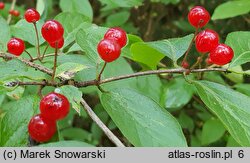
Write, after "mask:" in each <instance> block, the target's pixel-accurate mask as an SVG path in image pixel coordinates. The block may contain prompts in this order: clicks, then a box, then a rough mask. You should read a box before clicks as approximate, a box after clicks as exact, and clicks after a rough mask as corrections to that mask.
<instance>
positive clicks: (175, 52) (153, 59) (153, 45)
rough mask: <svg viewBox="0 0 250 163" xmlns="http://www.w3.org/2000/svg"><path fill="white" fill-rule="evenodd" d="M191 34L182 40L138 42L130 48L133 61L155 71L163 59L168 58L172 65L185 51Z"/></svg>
mask: <svg viewBox="0 0 250 163" xmlns="http://www.w3.org/2000/svg"><path fill="white" fill-rule="evenodd" d="M192 38H193V34H190V35H188V36H185V37H182V38H172V39H168V40H161V41H153V42H138V43H135V44H133V45H132V46H131V49H130V50H131V53H132V54H133V59H134V60H135V61H138V62H140V63H143V64H145V65H147V66H148V67H149V68H151V69H156V66H157V64H158V63H159V62H160V60H162V59H163V58H164V56H167V57H169V58H170V59H171V60H173V62H174V63H176V62H177V60H178V59H179V58H180V57H181V56H183V55H184V53H185V52H186V51H187V49H188V46H189V44H190V42H191V41H192Z"/></svg>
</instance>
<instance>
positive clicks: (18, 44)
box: [7, 38, 25, 56]
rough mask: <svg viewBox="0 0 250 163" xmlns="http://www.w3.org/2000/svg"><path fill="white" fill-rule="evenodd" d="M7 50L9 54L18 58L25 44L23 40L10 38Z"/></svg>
mask: <svg viewBox="0 0 250 163" xmlns="http://www.w3.org/2000/svg"><path fill="white" fill-rule="evenodd" d="M7 48H8V51H9V53H11V54H14V55H16V56H20V55H21V54H22V53H23V51H24V50H25V44H24V42H23V40H21V39H19V38H12V39H10V41H9V42H8V43H7Z"/></svg>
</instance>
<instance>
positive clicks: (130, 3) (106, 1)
mask: <svg viewBox="0 0 250 163" xmlns="http://www.w3.org/2000/svg"><path fill="white" fill-rule="evenodd" d="M100 2H101V3H102V5H103V6H104V8H103V10H112V9H115V8H119V7H122V8H131V7H135V6H140V5H142V4H143V3H142V2H143V0H126V1H124V0H115V1H114V0H101V1H100Z"/></svg>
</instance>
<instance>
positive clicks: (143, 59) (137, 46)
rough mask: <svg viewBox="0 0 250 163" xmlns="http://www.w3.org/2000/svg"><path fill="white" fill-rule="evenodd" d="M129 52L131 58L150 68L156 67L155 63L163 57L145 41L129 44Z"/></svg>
mask: <svg viewBox="0 0 250 163" xmlns="http://www.w3.org/2000/svg"><path fill="white" fill-rule="evenodd" d="M130 52H131V54H132V55H133V58H132V59H133V60H134V61H137V62H139V63H142V64H144V65H146V66H148V67H149V68H150V69H156V68H157V67H156V66H157V64H158V63H159V62H160V61H161V60H162V59H163V58H164V55H163V54H162V53H160V52H159V51H158V50H156V49H154V48H152V47H150V45H148V44H147V43H145V42H138V43H134V44H132V45H131V48H130Z"/></svg>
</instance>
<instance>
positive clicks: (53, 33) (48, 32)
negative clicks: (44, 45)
mask: <svg viewBox="0 0 250 163" xmlns="http://www.w3.org/2000/svg"><path fill="white" fill-rule="evenodd" d="M24 18H25V19H26V21H27V22H29V23H34V24H35V23H36V22H37V21H38V20H40V14H39V12H37V10H35V9H28V10H26V12H25V14H24ZM63 34H64V28H63V26H62V25H61V24H60V23H59V22H58V21H56V20H50V21H47V22H45V23H44V25H43V26H42V36H43V38H44V39H45V40H46V41H47V42H48V43H49V45H50V46H51V47H52V48H58V49H60V48H62V47H63V45H64V38H63Z"/></svg>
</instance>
